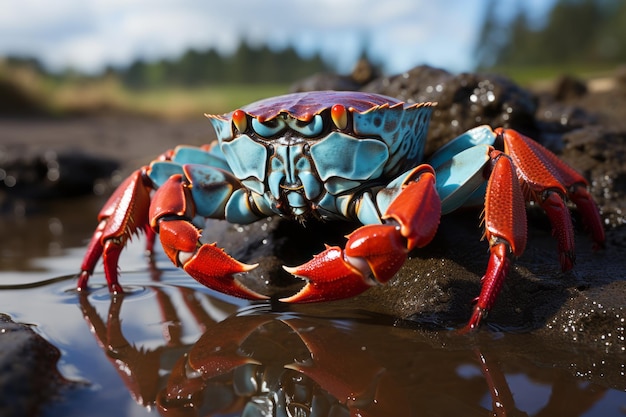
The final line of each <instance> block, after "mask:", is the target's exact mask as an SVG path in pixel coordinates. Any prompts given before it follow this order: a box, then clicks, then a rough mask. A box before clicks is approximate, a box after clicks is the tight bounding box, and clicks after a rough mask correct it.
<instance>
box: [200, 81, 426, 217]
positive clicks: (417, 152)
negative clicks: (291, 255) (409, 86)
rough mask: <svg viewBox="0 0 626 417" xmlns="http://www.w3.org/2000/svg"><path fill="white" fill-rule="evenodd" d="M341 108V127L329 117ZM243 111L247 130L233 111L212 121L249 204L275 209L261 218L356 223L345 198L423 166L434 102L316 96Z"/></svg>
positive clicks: (347, 95) (280, 98)
mask: <svg viewBox="0 0 626 417" xmlns="http://www.w3.org/2000/svg"><path fill="white" fill-rule="evenodd" d="M336 104H340V105H342V106H344V108H345V109H346V110H347V114H348V124H347V126H345V127H344V128H343V129H341V128H339V127H337V126H336V125H335V124H334V123H333V121H332V118H331V115H330V113H331V108H332V107H333V106H334V105H336ZM241 110H243V111H244V112H245V114H246V118H247V121H248V123H245V124H244V127H245V129H244V131H239V130H238V128H237V126H236V125H235V124H234V123H233V121H232V115H233V113H228V114H225V115H222V116H209V118H210V120H211V122H212V124H213V126H214V128H215V130H216V133H217V135H218V140H219V147H220V149H221V151H222V153H223V155H224V157H225V159H226V161H227V163H228V165H229V166H230V169H231V171H232V173H233V174H234V175H235V176H236V177H237V178H238V179H239V180H241V181H242V183H243V185H244V186H245V187H246V188H247V189H248V190H249V192H250V193H253V194H255V195H253V196H251V198H250V199H251V200H253V201H259V200H264V201H263V202H261V203H260V204H257V205H260V206H262V207H265V210H267V209H268V208H269V210H270V212H268V213H263V214H267V215H270V214H276V213H277V214H281V215H285V216H290V217H297V218H298V217H303V216H304V217H305V216H307V215H314V216H317V217H322V218H345V217H348V218H350V217H355V216H356V215H355V213H349V212H347V211H351V210H352V211H353V210H354V209H353V208H352V209H351V208H349V207H344V206H342V203H341V201H342V198H341V197H342V196H345V195H354V194H355V193H358V192H359V191H360V190H362V189H365V188H368V187H372V186H384V185H386V184H387V183H388V182H390V181H391V180H392V179H393V178H394V177H396V176H397V175H399V174H401V173H402V172H404V171H405V170H406V169H408V168H410V167H413V166H415V165H416V164H417V163H419V162H420V161H421V159H422V157H423V149H424V142H425V140H426V133H427V129H428V122H429V119H430V114H431V111H432V104H431V103H419V104H413V105H406V104H405V103H402V102H400V101H398V100H396V99H394V98H391V97H386V96H382V95H378V94H369V93H358V92H339V91H317V92H309V93H296V94H288V95H283V96H278V97H273V98H270V99H266V100H261V101H258V102H256V103H252V104H249V105H247V106H244V107H242V108H241ZM240 127H241V126H240ZM317 132H320V133H319V134H317V135H316V134H315V133H317ZM250 209H251V210H254V211H259V210H260V208H259V207H254V208H250ZM244 214H245V213H238V214H235V213H233V214H232V216H237V217H244ZM227 218H228V213H227Z"/></svg>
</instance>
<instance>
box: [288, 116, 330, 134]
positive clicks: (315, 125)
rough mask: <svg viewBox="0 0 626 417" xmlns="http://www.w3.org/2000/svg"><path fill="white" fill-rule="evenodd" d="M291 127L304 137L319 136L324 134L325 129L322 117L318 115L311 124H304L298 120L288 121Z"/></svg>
mask: <svg viewBox="0 0 626 417" xmlns="http://www.w3.org/2000/svg"><path fill="white" fill-rule="evenodd" d="M287 123H288V124H289V127H290V128H292V129H293V130H295V131H296V132H298V133H301V134H302V135H303V136H309V137H311V136H317V135H319V134H320V133H322V129H324V121H323V120H322V116H320V115H319V114H316V115H315V116H314V117H313V119H312V120H311V121H310V122H303V121H301V120H297V119H291V120H288V121H287Z"/></svg>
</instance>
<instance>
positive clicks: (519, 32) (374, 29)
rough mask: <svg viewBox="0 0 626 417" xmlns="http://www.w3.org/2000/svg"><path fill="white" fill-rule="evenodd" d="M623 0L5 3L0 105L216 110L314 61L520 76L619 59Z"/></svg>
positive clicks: (257, 94) (9, 111) (8, 108)
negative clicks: (421, 67) (421, 66)
mask: <svg viewBox="0 0 626 417" xmlns="http://www.w3.org/2000/svg"><path fill="white" fill-rule="evenodd" d="M625 44H626V2H623V1H621V0H475V1H464V0H442V1H437V2H433V1H429V0H389V1H385V2H380V1H375V0H362V1H356V0H346V1H342V2H335V1H332V0H325V1H318V2H315V3H311V2H305V1H300V0H296V1H294V0H290V1H285V0H267V1H264V2H249V1H244V0H230V1H228V2H219V3H218V2H195V1H191V0H183V1H177V2H172V1H166V0H130V1H109V0H94V1H89V2H83V1H80V0H60V1H58V2H55V5H54V7H51V6H50V5H42V3H41V2H39V1H36V0H21V1H19V2H18V1H15V0H8V1H7V2H3V10H2V13H0V97H2V100H0V115H5V116H6V115H9V116H11V115H28V114H48V115H74V114H83V113H93V112H103V111H127V112H132V113H140V114H149V115H156V116H164V117H170V118H186V117H189V116H192V115H193V116H197V115H199V114H202V113H204V112H224V111H227V110H230V109H232V108H233V107H236V106H238V105H241V104H244V103H247V102H249V101H251V100H253V99H257V98H261V97H266V96H270V95H273V94H277V93H281V92H285V91H287V90H288V88H289V85H291V84H292V83H293V82H294V81H296V80H300V79H302V78H304V77H307V76H310V75H311V74H314V73H320V72H334V73H340V74H349V73H350V72H351V71H352V70H353V68H354V67H355V65H356V63H357V62H359V60H360V59H363V58H365V59H367V60H368V61H369V62H370V63H371V65H372V67H373V68H374V69H375V70H376V71H377V73H378V74H387V75H391V74H398V73H402V72H404V71H407V70H409V69H410V68H412V67H414V66H416V65H421V64H427V65H432V66H434V67H439V68H443V69H446V70H448V71H451V72H457V73H458V72H466V71H488V72H498V73H502V74H505V75H508V76H510V77H512V78H513V79H514V80H515V81H517V82H519V83H521V84H522V85H529V84H530V83H533V82H540V81H541V80H545V79H551V78H554V77H555V76H557V75H561V74H569V75H574V76H577V77H582V78H585V77H594V76H602V74H604V73H607V72H609V71H613V70H614V69H615V68H616V67H617V66H619V65H620V64H621V63H624V62H626V45H625Z"/></svg>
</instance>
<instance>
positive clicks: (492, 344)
mask: <svg viewBox="0 0 626 417" xmlns="http://www.w3.org/2000/svg"><path fill="white" fill-rule="evenodd" d="M101 204H102V201H101V200H100V199H98V198H86V199H78V200H70V201H65V202H61V203H54V204H51V205H48V206H46V207H42V208H40V210H39V211H37V212H30V213H29V214H28V215H26V216H14V215H5V216H4V217H2V218H1V219H2V220H0V221H1V230H2V248H1V249H0V253H1V256H0V262H1V272H0V312H3V313H7V314H9V315H10V316H11V317H12V318H13V320H15V321H18V322H23V323H30V324H34V325H35V326H36V327H35V329H36V331H37V332H38V333H39V334H41V335H42V336H43V337H44V338H45V339H46V340H48V341H49V342H50V343H51V344H52V345H54V346H56V347H57V348H58V349H59V350H60V352H61V359H60V361H59V363H58V368H59V370H60V372H61V373H62V374H63V376H64V377H65V378H67V379H69V380H72V381H80V382H81V384H79V385H76V386H75V387H74V388H72V389H71V390H66V391H62V394H61V396H60V398H58V399H57V400H55V401H53V402H52V403H50V404H48V405H47V406H46V407H44V415H49V416H57V415H63V416H79V415H80V416H82V415H85V414H86V413H87V414H89V415H92V416H110V415H120V416H122V415H129V416H142V415H160V414H163V415H228V416H232V415H246V416H261V415H278V416H306V415H311V416H322V415H331V416H348V415H350V413H353V415H363V416H399V415H402V416H403V415H417V416H422V415H428V416H430V415H432V416H448V415H449V416H461V415H462V416H490V415H507V416H524V415H531V416H553V415H554V416H556V415H559V416H624V415H626V392H625V390H626V376H624V371H625V369H624V365H623V360H622V361H620V360H619V359H618V360H617V361H615V362H614V363H611V367H612V368H611V369H610V370H608V371H607V370H606V369H605V368H602V367H601V366H600V364H598V367H597V368H595V369H605V370H604V371H596V373H597V372H609V373H612V378H611V379H610V382H609V380H608V379H607V381H606V383H605V381H604V379H603V375H602V374H600V375H597V374H592V373H593V372H594V371H593V370H589V369H587V368H585V367H583V366H581V363H588V360H589V357H590V355H591V353H590V352H585V351H580V350H577V348H576V347H562V346H561V347H558V346H550V345H547V344H545V343H544V342H543V341H542V340H541V339H540V338H537V337H535V336H533V335H529V334H508V333H500V332H494V331H490V330H489V329H486V328H485V329H481V331H480V332H478V333H477V334H475V335H472V336H460V335H457V334H455V333H454V332H451V331H446V330H427V329H423V328H418V327H416V325H415V324H412V323H407V322H402V321H398V320H395V319H393V318H391V317H386V316H380V315H374V314H372V313H367V312H365V311H357V310H348V309H345V308H340V307H337V306H336V305H333V304H327V305H315V306H305V307H298V308H295V307H285V306H280V305H270V304H254V305H251V304H248V303H246V302H242V301H238V300H235V299H233V298H230V297H225V296H221V295H219V294H215V293H213V292H211V291H209V290H207V289H205V288H204V287H202V286H200V285H199V284H197V283H196V282H195V281H193V280H191V279H189V278H187V277H186V275H185V274H184V273H182V272H180V271H179V270H177V269H175V268H173V267H172V265H171V264H170V263H169V261H168V260H167V259H166V258H165V256H164V255H163V253H162V252H160V251H158V252H157V253H156V254H155V256H154V258H153V259H151V260H150V259H148V258H146V257H145V255H144V253H143V247H142V242H141V241H139V240H135V241H134V242H133V243H132V244H131V245H130V247H129V248H128V250H127V251H126V252H125V253H124V254H123V255H122V259H121V268H122V270H123V271H124V274H123V284H124V285H125V288H126V290H127V293H126V294H125V295H124V296H117V297H111V296H110V295H109V293H108V291H107V290H106V287H105V286H104V277H103V275H102V272H101V270H99V271H98V272H97V273H96V275H95V276H94V277H93V279H92V282H91V286H92V290H91V292H90V293H89V294H86V295H84V294H79V293H77V292H76V291H75V289H74V285H75V279H74V277H73V275H72V274H74V273H75V272H76V271H77V269H78V268H79V264H80V260H81V257H82V255H83V251H84V246H85V242H86V240H87V238H88V237H89V233H90V231H91V228H92V227H93V225H94V221H93V218H94V216H95V213H96V212H97V210H98V207H100V205H101ZM76 207H80V210H77V209H76ZM27 211H28V210H27ZM599 361H603V359H599ZM620 364H621V365H620ZM620 366H621V369H620V368H619V367H620ZM615 375H617V378H616V377H615ZM619 375H621V379H620V377H619ZM615 381H618V382H617V384H616V383H615ZM619 381H622V382H623V383H622V384H621V385H620V384H619ZM272 413H273V414H272Z"/></svg>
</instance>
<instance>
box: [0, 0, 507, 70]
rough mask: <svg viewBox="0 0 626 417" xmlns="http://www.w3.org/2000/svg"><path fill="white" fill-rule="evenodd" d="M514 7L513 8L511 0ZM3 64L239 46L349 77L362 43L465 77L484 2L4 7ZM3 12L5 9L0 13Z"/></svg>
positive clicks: (89, 64) (83, 62) (115, 0)
mask: <svg viewBox="0 0 626 417" xmlns="http://www.w3.org/2000/svg"><path fill="white" fill-rule="evenodd" d="M510 1H511V0H510ZM9 3H12V4H13V7H11V6H9V7H3V12H2V13H0V55H1V54H23V55H34V56H36V57H38V58H40V59H42V60H43V61H44V62H45V63H47V64H48V65H50V66H52V67H54V68H57V69H60V68H63V67H66V66H72V67H75V68H78V69H82V70H88V71H97V70H99V69H101V68H102V67H103V66H104V65H106V64H114V65H123V64H127V63H129V62H130V61H132V60H133V59H135V58H137V57H142V58H148V59H154V58H163V57H173V56H176V55H178V54H180V53H182V52H183V51H184V50H186V49H188V48H190V47H195V48H208V47H212V48H216V49H218V50H220V51H221V52H230V51H233V50H234V49H235V48H236V46H237V45H238V42H239V39H241V37H246V39H248V40H250V41H252V42H255V43H259V44H260V43H269V44H270V45H274V46H275V47H284V46H286V45H294V46H296V47H297V48H298V49H300V50H301V51H302V52H305V53H311V52H314V51H322V54H323V56H324V57H326V58H328V59H332V60H333V62H336V63H338V64H339V66H340V67H341V68H342V69H343V70H349V67H350V65H351V64H352V63H353V62H354V60H355V59H356V57H357V56H358V54H359V52H360V48H362V47H363V45H364V44H365V43H367V45H368V48H369V49H370V51H371V52H372V54H374V55H375V56H376V57H377V58H379V59H381V60H382V61H383V62H385V63H386V64H387V67H388V69H389V70H390V71H392V72H398V71H403V70H406V69H408V68H409V67H411V66H413V65H416V64H419V63H423V62H425V61H427V62H429V63H431V64H433V65H442V66H443V65H445V66H451V67H453V68H452V69H469V67H470V66H471V63H472V62H471V49H472V47H473V45H472V42H474V39H475V34H476V31H477V30H478V29H479V26H480V23H479V22H480V18H481V13H482V7H481V6H482V5H483V4H484V2H483V1H475V2H468V1H465V0H441V1H431V0H387V1H380V0H342V1H335V0H319V1H316V2H312V1H310V0H306V1H305V0H265V1H263V2H260V1H249V0H227V1H221V2H219V3H218V2H214V1H203V2H198V1H194V0H179V1H173V0H92V1H87V2H85V1H82V0H56V1H55V2H54V6H51V5H52V3H47V4H46V3H43V2H41V1H37V0H20V1H19V2H18V1H13V0H9ZM4 6H6V3H5V4H4Z"/></svg>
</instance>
